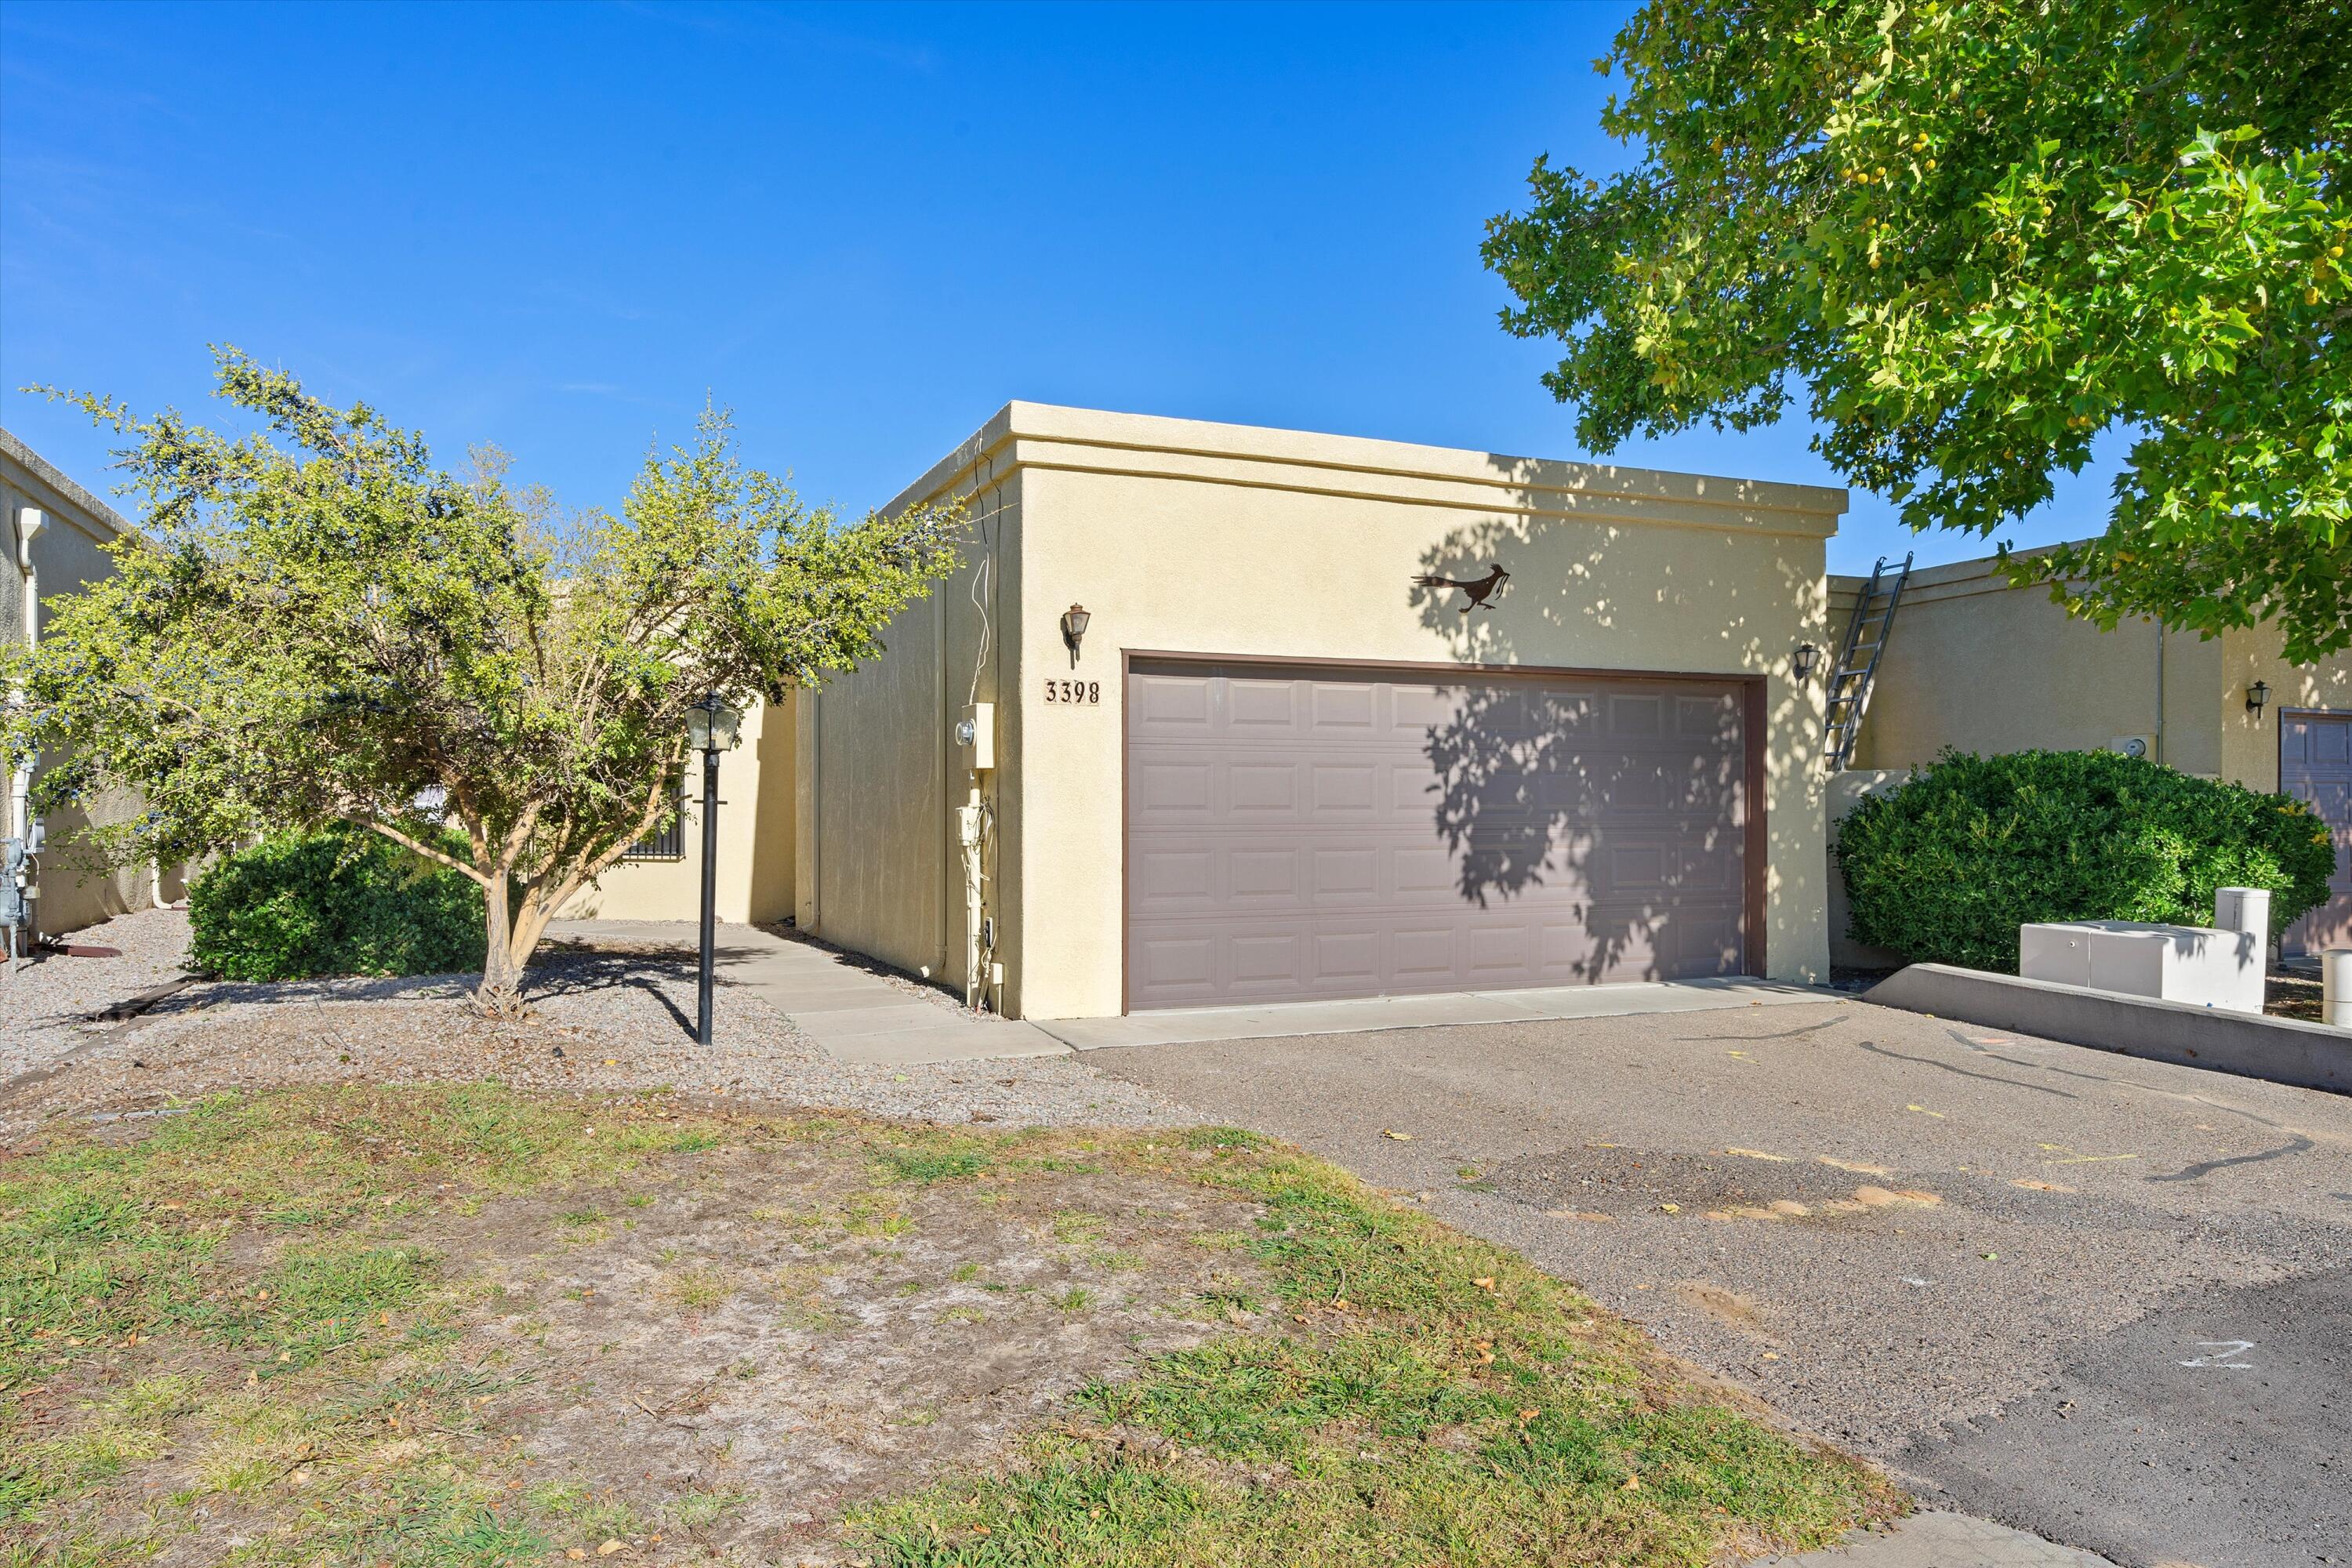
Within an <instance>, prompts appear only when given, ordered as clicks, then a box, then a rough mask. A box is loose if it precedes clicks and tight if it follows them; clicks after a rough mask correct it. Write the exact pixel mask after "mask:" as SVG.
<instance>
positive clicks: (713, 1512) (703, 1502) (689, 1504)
mask: <svg viewBox="0 0 2352 1568" xmlns="http://www.w3.org/2000/svg"><path fill="white" fill-rule="evenodd" d="M750 1501H751V1494H750V1493H749V1492H740V1491H703V1492H688V1493H686V1494H684V1495H683V1496H680V1497H675V1498H672V1499H670V1500H669V1502H668V1504H667V1507H665V1508H664V1510H662V1511H663V1512H664V1513H665V1514H666V1515H667V1518H668V1520H669V1522H670V1523H671V1524H673V1525H675V1526H676V1527H677V1528H678V1529H680V1530H708V1529H709V1527H710V1526H712V1525H714V1524H717V1523H718V1522H719V1521H720V1520H722V1519H725V1518H726V1517H727V1516H728V1515H729V1514H730V1513H738V1512H740V1511H741V1510H742V1508H743V1505H744V1504H745V1503H747V1502H750Z"/></svg>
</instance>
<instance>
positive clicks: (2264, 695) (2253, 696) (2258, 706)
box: [2246, 680, 2271, 724]
mask: <svg viewBox="0 0 2352 1568" xmlns="http://www.w3.org/2000/svg"><path fill="white" fill-rule="evenodd" d="M2270 700H2271V683H2270V682H2269V681H2267V680H2257V681H2255V682H2254V683H2253V684H2252V686H2249V687H2247V688H2246V711H2247V712H2249V713H2251V714H2252V715H2253V716H2254V722H2255V723H2257V724H2259V723H2261V722H2262V721H2263V707H2264V706H2265V705H2266V704H2267V703H2268V702H2269V701H2270Z"/></svg>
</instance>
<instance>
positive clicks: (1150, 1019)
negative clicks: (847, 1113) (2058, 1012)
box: [548, 921, 1842, 1067]
mask: <svg viewBox="0 0 2352 1568" xmlns="http://www.w3.org/2000/svg"><path fill="white" fill-rule="evenodd" d="M548 934H549V935H550V936H551V937H553V938H555V939H556V940H558V941H561V940H562V939H564V938H567V937H569V938H576V939H584V940H602V941H606V942H646V943H650V944H656V945H659V946H663V947H689V948H690V947H692V946H694V945H695V943H696V942H697V941H698V937H699V933H698V931H696V929H695V927H694V926H693V925H691V924H690V923H688V922H687V921H556V922H555V923H554V924H553V925H551V926H550V927H549V928H548ZM715 957H716V962H717V966H718V973H719V979H720V981H721V982H722V983H723V984H728V985H740V986H741V987H743V988H744V989H746V990H748V991H751V992H752V993H753V994H756V995H758V996H759V997H760V998H761V1000H762V1001H764V1002H766V1003H767V1004H768V1005H770V1006H771V1007H773V1008H774V1009H776V1011H778V1012H779V1013H782V1014H783V1015H784V1016H786V1017H787V1018H790V1019H791V1020H792V1021H793V1026H794V1027H796V1028H798V1029H799V1030H800V1032H801V1033H803V1035H806V1036H807V1037H809V1038H811V1039H813V1040H814V1041H815V1042H816V1043H817V1044H819V1045H821V1046H823V1047H824V1048H825V1049H826V1050H827V1051H828V1052H830V1053H832V1054H833V1055H834V1056H835V1058H839V1059H840V1060H842V1061H845V1062H871V1063H877V1064H881V1065H885V1066H890V1067H911V1066H917V1065H920V1064H924V1063H932V1062H962V1061H982V1060H986V1059H987V1058H992V1057H1057V1056H1067V1055H1068V1054H1069V1053H1070V1052H1072V1051H1073V1050H1099V1049H1103V1048H1106V1047H1118V1046H1159V1045H1180V1044H1187V1043H1199V1042H1203V1041H1213V1040H1266V1039H1279V1038H1284V1037H1290V1036H1296V1035H1357V1034H1367V1033H1371V1032H1374V1031H1379V1030H1385V1029H1426V1028H1437V1027H1441V1026H1447V1025H1457V1024H1527V1023H1537V1022H1541V1021H1544V1020H1548V1019H1574V1018H1616V1017H1626V1016H1633V1015H1638V1014H1647V1013H1691V1012H1702V1011H1706V1010H1710V1009H1715V1008H1722V1007H1762V1006H1778V1005H1784V1004H1787V1003H1790V1002H1821V1001H1824V1000H1839V999H1842V998H1841V994H1840V993H1837V992H1832V991H1824V990H1821V989H1818V988H1816V987H1812V986H1807V985H1788V984H1780V983H1779V982H1777V981H1769V980H1748V979H1730V980H1670V981H1661V982H1656V983H1652V984H1630V985H1563V986H1555V987H1550V988H1548V989H1543V990H1532V991H1465V992H1455V993H1452V994H1446V995H1441V996H1366V997H1360V998H1355V999H1352V1000H1349V1001H1345V1002H1285V1003H1279V1004H1274V1005H1264V1006H1249V1007H1168V1008H1161V1009H1159V1010H1156V1011H1153V1012H1150V1013H1133V1014H1129V1016H1126V1017H1123V1018H1054V1019H1045V1020H1043V1021H1040V1022H1036V1023H1028V1022H1023V1021H1021V1020H1017V1019H1011V1018H992V1017H985V1016H975V1015H973V1014H971V1013H967V1012H965V1011H964V1010H963V1009H962V1008H961V1007H958V1006H956V1005H954V1003H953V1002H952V1001H951V1000H950V998H949V997H948V996H947V994H945V993H943V992H932V991H929V990H925V989H923V988H920V987H918V986H916V985H914V984H911V983H909V982H906V981H900V980H895V979H892V978H890V977H889V976H887V975H883V974H877V973H874V972H873V971H871V970H869V969H866V968H863V967H861V966H859V965H858V964H857V963H854V962H852V961H850V960H848V959H846V958H844V957H843V956H842V955H841V954H839V953H836V952H832V951H831V950H830V949H827V948H824V947H820V946H819V945H817V944H816V943H815V942H803V941H801V940H798V939H796V938H793V937H786V936H779V935H777V934H776V933H775V932H773V931H763V930H761V928H760V927H758V926H748V925H735V924H731V923H730V924H725V925H721V926H720V927H719V936H718V941H717V943H716V950H715Z"/></svg>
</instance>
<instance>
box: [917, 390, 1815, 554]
mask: <svg viewBox="0 0 2352 1568" xmlns="http://www.w3.org/2000/svg"><path fill="white" fill-rule="evenodd" d="M1023 468H1061V469H1074V470H1078V471H1085V472H1095V473H1110V474H1134V475H1143V476H1150V477H1156V478H1165V479H1186V480H1192V481H1195V482H1201V483H1209V484H1233V485H1244V486H1253V487H1257V488H1266V489H1291V490H1304V491H1309V492H1314V493H1320V494H1329V495H1344V496H1351V497H1360V498H1366V499H1373V500H1394V501H1404V502H1412V503H1418V504H1422V505H1433V506H1442V507H1452V508H1456V509H1463V510H1481V511H1490V512H1519V513H1526V514H1531V515H1543V516H1563V517H1566V516H1574V515H1577V514H1578V513H1580V512H1584V511H1593V512H1594V513H1595V515H1596V516H1601V517H1606V518H1609V519H1611V520H1613V521H1633V519H1632V518H1630V517H1629V516H1628V515H1627V514H1626V513H1624V512H1623V511H1622V510H1616V511H1611V510H1606V508H1605V504H1604V506H1603V507H1602V508H1601V509H1595V508H1594V506H1593V503H1596V502H1599V503H1610V502H1617V503H1623V502H1636V503H1638V502H1665V503H1669V504H1670V505H1672V506H1673V507H1675V509H1676V510H1682V511H1685V513H1688V514H1690V515H1688V516H1685V517H1684V518H1679V519H1676V518H1660V519H1657V520H1656V521H1661V522H1668V523H1678V524H1679V525H1681V526H1685V527H1690V526H1696V527H1716V528H1724V529H1727V530H1730V531H1739V532H1759V533H1793V534H1801V535H1810V536H1812V537H1816V538H1827V537H1828V536H1829V535H1831V534H1832V533H1835V532H1836V531H1837V520H1838V518H1839V517H1840V516H1842V515H1843V513H1844V511H1845V510H1846V492H1845V491H1844V490H1843V489H1832V488H1829V487H1826V486H1821V485H1801V484H1786V483H1781V482H1780V481H1777V480H1768V479H1727V478H1723V477H1720V476H1717V475H1710V474H1690V473H1680V472H1675V471H1672V470H1668V469H1663V468H1630V467H1625V466H1622V465H1619V464H1614V463H1593V462H1580V461H1573V460H1569V459H1564V458H1519V457H1511V456H1507V455H1506V454H1502V453H1496V452H1481V451H1476V450H1473V449H1470V448H1465V447H1429V446H1420V445H1416V444H1414V443H1412V442H1406V441H1383V440H1377V439H1374V438H1371V437H1362V436H1334V435H1328V434H1324V433H1320V432H1317V431H1309V430H1286V429H1280V428H1276V427H1273V426H1257V425H1224V424H1218V423H1215V422H1213V421H1210V420H1203V419H1174V418H1169V417H1166V416H1160V415H1151V414H1119V413H1113V412H1110V411H1108V410H1104V409H1095V408H1070V407H1064V406H1061V405H1055V404H1047V403H1029V402H1024V401H1020V400H1017V399H1016V400H1014V401H1013V402H1010V403H1007V404H1005V405H1004V406H1003V407H1002V408H1000V409H998V410H997V411H996V412H995V413H994V414H993V415H992V416H990V417H989V418H988V420H987V422H986V423H985V424H983V425H982V426H981V427H980V428H979V429H978V430H976V431H974V432H973V433H972V434H971V436H970V437H967V438H965V439H964V440H963V441H962V442H961V443H959V444H958V445H957V447H955V449H954V450H953V451H951V452H950V453H949V454H948V455H947V456H946V457H943V458H940V460H939V461H938V462H936V463H933V464H932V465H931V466H930V468H928V469H927V470H925V472H924V473H923V475H922V477H921V478H919V479H916V480H915V482H914V483H912V484H910V485H908V487H907V488H906V489H903V490H901V491H899V492H898V495H897V496H895V497H893V498H892V500H890V502H889V503H888V505H887V507H885V508H884V510H886V511H897V510H902V509H904V508H906V507H908V506H912V505H915V504H917V503H918V502H920V501H926V500H934V499H937V498H939V497H940V496H944V495H960V494H964V493H968V492H969V491H971V490H972V489H986V488H988V487H989V486H990V485H992V484H995V483H999V482H1001V481H1002V480H1003V479H1006V478H1007V477H1009V476H1010V475H1012V474H1013V473H1015V472H1017V471H1019V470H1020V469H1023Z"/></svg>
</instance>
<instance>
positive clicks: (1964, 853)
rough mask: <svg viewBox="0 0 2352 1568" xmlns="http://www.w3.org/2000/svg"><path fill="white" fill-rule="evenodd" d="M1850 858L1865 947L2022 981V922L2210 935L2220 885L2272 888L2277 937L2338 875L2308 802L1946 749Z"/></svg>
mask: <svg viewBox="0 0 2352 1568" xmlns="http://www.w3.org/2000/svg"><path fill="white" fill-rule="evenodd" d="M1837 858H1838V865H1839V868H1840V869H1841V870H1842V871H1843V873H1844V875H1845V886H1846V897H1847V900H1848V903H1849V905H1850V907H1851V909H1852V910H1853V929H1852V934H1853V936H1854V937H1855V939H1857V940H1858V941H1862V942H1872V943H1874V944H1876V945H1877V946H1880V947H1885V948H1891V949H1893V950H1894V951H1895V952H1898V953H1901V954H1902V955H1903V956H1904V957H1905V958H1906V960H1908V961H1910V962H1913V963H1956V964H1963V965H1966V966H1967V967H1969V968H1971V969H1992V970H2000V971H2002V972H2004V973H2016V970H2017V928H2018V927H2019V926H2021V925H2023V924H2027V923H2029V922H2039V921H2080V920H2122V921H2162V922H2165V923H2167V924H2171V925H2198V926H2202V925H2210V924H2212V922H2213V894H2214V891H2215V889H2221V888H2267V889H2270V892H2271V928H2272V929H2271V936H2272V938H2273V940H2275V939H2276V938H2277V936H2278V934H2279V932H2280V931H2284V930H2285V929H2286V927H2287V925H2288V924H2289V923H2290V922H2291V921H2294V919H2295V918H2296V917H2298V916H2299V915H2301V914H2302V913H2303V912H2304V911H2305V910H2308V909H2311V908H2312V907H2313V906H2315V905H2316V904H2319V903H2321V902H2323V901H2325V900H2326V898H2327V879H2328V875H2329V873H2330V872H2331V871H2332V870H2333V869H2334V868H2335V851H2334V849H2333V847H2331V846H2330V844H2329V842H2328V837H2327V831H2326V827H2325V826H2324V825H2322V824H2321V822H2320V821H2319V819H2318V818H2317V817H2316V816H2314V815H2313V814H2312V812H2311V810H2310V809H2309V808H2308V807H2307V806H2305V805H2304V804H2303V803H2302V802H2300V801H2297V800H2294V799H2292V798H2291V797H2289V796H2286V795H2258V794H2256V793H2255V792H2254V791H2252V790H2250V789H2246V788H2244V787H2242V786H2241V785H2238V784H2217V783H2215V782H2213V781H2211V780H2210V779H2200V778H2195V777H2192V776H2190V775H2189V774H2188V773H2179V772H2176V771H2175V770H2173V769H2171V768H2168V767H2162V766H2159V765H2158V764H2157V763H2150V762H2145V761H2141V760H2138V759H2135V758H2132V757H2126V756H2124V755H2122V754H2121V753H2119V752H2011V753H2009V754H2007V755H2005V756H1996V757H1979V756H1976V755H1973V754H1969V753H1962V752H1945V753H1944V754H1943V756H1942V757H1941V758H1939V759H1938V760H1937V762H1936V763H1935V764H1934V765H1932V766H1930V767H1928V768H1927V769H1925V770H1923V771H1919V772H1915V773H1913V774H1912V776H1911V778H1910V779H1909V780H1908V781H1907V782H1906V783H1905V784H1902V785H1901V786H1899V787H1898V788H1896V789H1895V790H1892V791H1890V792H1889V793H1887V794H1885V795H1876V796H1873V797H1871V798H1868V799H1865V800H1864V801H1863V803H1862V804H1861V805H1858V806H1856V807H1855V808H1854V810H1853V814H1852V815H1851V816H1848V817H1847V818H1846V819H1845V822H1844V825H1843V826H1842V827H1841V829H1840V830H1839V835H1838V847H1837Z"/></svg>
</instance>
